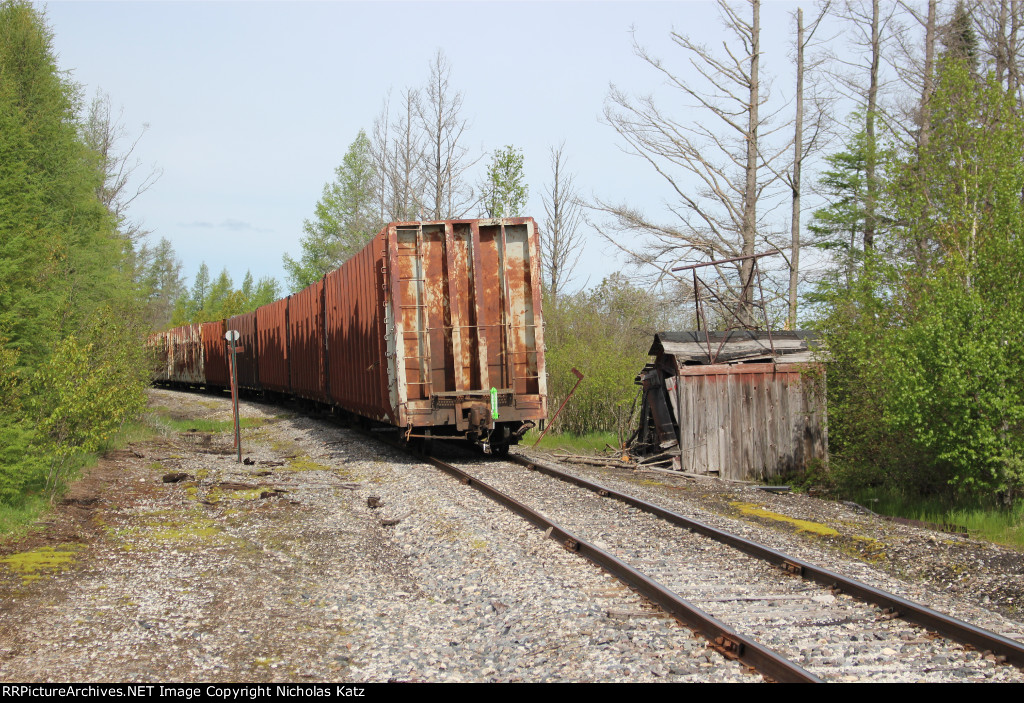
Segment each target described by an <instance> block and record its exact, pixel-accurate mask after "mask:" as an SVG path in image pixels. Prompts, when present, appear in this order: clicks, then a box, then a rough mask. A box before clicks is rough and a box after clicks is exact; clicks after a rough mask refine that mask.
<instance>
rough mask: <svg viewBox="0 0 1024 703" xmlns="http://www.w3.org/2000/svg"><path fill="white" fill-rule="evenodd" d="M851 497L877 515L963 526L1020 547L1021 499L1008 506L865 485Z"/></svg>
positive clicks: (1023, 540)
mask: <svg viewBox="0 0 1024 703" xmlns="http://www.w3.org/2000/svg"><path fill="white" fill-rule="evenodd" d="M851 500H853V501H854V502H856V503H859V504H861V505H863V506H864V507H866V508H869V509H870V510H873V511H874V512H876V513H879V514H881V515H889V516H893V517H903V518H908V519H911V520H920V521H922V522H929V523H934V524H936V525H940V526H946V527H947V529H953V530H957V529H958V528H966V529H967V531H968V533H969V534H970V535H971V536H972V537H975V538H977V539H983V540H988V541H990V542H995V543H997V544H1004V545H1007V546H1010V547H1016V548H1024V501H1018V502H1017V503H1016V504H1014V505H1012V506H1007V507H1004V506H997V505H990V504H986V502H984V501H979V500H966V499H956V498H955V497H951V496H948V497H938V496H935V497H920V496H912V495H908V494H905V493H902V492H898V491H892V490H884V489H865V490H862V491H860V492H858V493H856V494H855V495H853V496H851Z"/></svg>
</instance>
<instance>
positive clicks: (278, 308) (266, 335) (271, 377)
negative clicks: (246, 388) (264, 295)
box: [256, 298, 291, 393]
mask: <svg viewBox="0 0 1024 703" xmlns="http://www.w3.org/2000/svg"><path fill="white" fill-rule="evenodd" d="M256 329H257V330H258V333H257V335H256V336H257V337H258V339H259V353H260V365H259V366H260V368H259V372H260V385H261V386H262V387H263V388H264V389H266V390H271V391H278V392H280V393H287V392H288V391H289V389H290V388H291V384H290V382H289V373H288V298H282V299H281V300H278V301H276V302H273V303H271V304H270V305H264V306H263V307H261V308H257V310H256Z"/></svg>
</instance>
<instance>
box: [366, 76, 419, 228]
mask: <svg viewBox="0 0 1024 703" xmlns="http://www.w3.org/2000/svg"><path fill="white" fill-rule="evenodd" d="M400 98H401V103H400V105H399V106H398V110H396V111H392V108H391V96H390V94H389V95H388V96H387V97H386V98H385V99H384V106H383V107H382V108H381V112H380V114H379V115H378V116H377V118H376V119H375V120H374V123H373V139H372V147H371V153H372V154H373V160H374V166H375V168H376V172H377V182H376V187H375V190H376V194H377V195H376V197H377V200H378V205H379V208H380V216H381V220H382V221H384V222H402V221H411V220H415V219H418V217H419V213H420V210H421V207H422V202H423V188H424V184H423V171H424V168H423V159H424V151H423V139H422V136H421V134H420V131H419V126H418V120H419V111H420V109H419V93H418V92H417V91H415V90H412V89H409V88H406V89H405V90H403V91H402V93H401V96H400Z"/></svg>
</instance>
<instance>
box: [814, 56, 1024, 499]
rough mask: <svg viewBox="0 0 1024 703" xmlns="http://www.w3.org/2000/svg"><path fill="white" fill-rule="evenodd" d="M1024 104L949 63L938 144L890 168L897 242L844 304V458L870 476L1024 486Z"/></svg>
mask: <svg viewBox="0 0 1024 703" xmlns="http://www.w3.org/2000/svg"><path fill="white" fill-rule="evenodd" d="M1014 107H1015V106H1014V102H1013V100H1012V98H1010V97H1009V96H1007V95H1006V93H1005V92H1004V91H1003V89H1002V88H1000V86H999V85H998V84H997V83H996V82H995V81H994V80H991V79H990V80H988V81H985V82H981V83H979V82H978V80H977V79H976V78H975V77H974V76H973V75H972V70H971V66H970V62H969V61H965V60H961V59H958V58H957V57H955V56H947V57H945V58H944V59H943V60H942V61H940V70H939V73H938V80H937V85H936V90H935V94H934V96H933V98H932V101H931V125H930V128H931V129H930V138H929V141H928V144H927V145H925V146H923V147H922V148H921V149H920V150H919V151H918V152H917V153H916V154H914V155H912V156H910V157H907V158H904V159H902V160H895V161H893V162H892V163H891V165H890V167H889V169H888V171H887V174H886V183H885V189H884V193H885V196H886V197H885V207H886V209H887V210H888V212H889V213H890V215H891V217H892V223H893V224H892V228H891V233H890V235H889V241H888V242H887V245H886V246H885V248H884V250H880V251H879V252H878V253H877V256H871V257H869V258H868V260H867V262H866V265H865V266H864V267H863V268H862V270H861V272H860V273H859V275H858V277H857V280H856V282H855V285H854V286H853V287H852V288H851V290H850V291H848V292H845V293H843V294H842V295H838V296H836V298H835V299H834V300H833V303H832V306H831V311H830V316H829V317H828V319H827V320H826V327H827V328H828V330H829V333H830V334H829V340H830V349H831V351H832V354H833V357H834V359H835V362H834V363H833V365H832V369H831V371H830V377H829V386H830V394H831V397H830V418H831V420H832V422H831V423H830V428H829V431H830V435H832V436H833V438H834V439H835V440H836V443H835V444H836V446H835V449H836V451H835V452H834V453H833V457H834V458H835V459H838V460H839V461H840V462H841V463H844V462H845V463H846V464H847V465H848V466H855V467H858V468H856V471H854V475H856V476H857V477H859V478H860V479H862V480H867V481H869V482H891V483H893V484H894V485H901V486H904V487H908V486H912V487H915V488H917V489H918V490H925V491H935V490H940V489H942V487H943V486H946V485H950V484H951V485H953V486H956V487H959V488H961V489H967V490H971V491H978V492H988V491H992V490H998V491H1006V492H1010V493H1013V492H1016V491H1019V490H1020V488H1021V487H1022V486H1024V461H1022V459H1021V457H1024V378H1022V377H1021V374H1020V372H1019V370H1020V368H1021V364H1022V362H1024V340H1022V338H1021V334H1020V321H1021V320H1024V286H1022V285H1021V281H1020V275H1021V271H1024V239H1022V238H1021V236H1020V232H1022V231H1024V204H1022V201H1021V193H1022V192H1024V164H1022V162H1021V159H1020V154H1021V153H1024V121H1022V120H1021V119H1020V118H1019V117H1017V116H1016V115H1015V114H1014ZM833 401H834V402H833ZM881 453H884V454H885V455H887V456H879V454H881ZM865 458H867V459H870V460H873V461H869V462H865V461H864V459H865ZM875 462H877V463H875ZM872 466H873V467H875V468H874V470H872V468H871V467H872ZM858 472H859V473H858Z"/></svg>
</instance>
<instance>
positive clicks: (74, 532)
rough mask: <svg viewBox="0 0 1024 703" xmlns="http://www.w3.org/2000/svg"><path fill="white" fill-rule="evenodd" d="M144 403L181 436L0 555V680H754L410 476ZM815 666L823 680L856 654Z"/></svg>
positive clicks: (623, 597)
mask: <svg viewBox="0 0 1024 703" xmlns="http://www.w3.org/2000/svg"><path fill="white" fill-rule="evenodd" d="M150 404H151V407H152V408H153V409H154V412H157V413H158V414H159V415H161V416H167V415H169V416H171V417H174V418H176V419H179V420H186V419H195V420H196V421H197V423H196V424H197V427H196V428H195V429H194V430H193V429H192V428H185V429H182V428H181V426H180V425H179V427H178V429H176V430H170V429H168V431H167V432H166V434H165V436H163V437H158V438H157V439H156V440H153V441H149V442H145V443H138V444H135V445H132V446H131V447H129V448H128V449H127V450H125V451H122V452H116V453H113V454H112V455H110V456H108V457H107V458H106V459H104V460H103V461H101V462H100V464H99V465H98V466H97V467H94V468H93V469H91V470H90V471H89V472H87V474H86V475H85V477H84V478H83V480H82V481H81V482H79V483H78V484H77V485H76V486H75V487H73V489H72V490H71V492H70V493H69V495H68V496H67V498H66V500H65V502H64V504H62V505H60V506H57V508H56V510H55V511H54V512H53V513H52V514H51V515H49V516H48V517H46V518H44V521H43V524H40V525H38V528H39V529H38V530H35V531H33V532H31V533H30V534H28V535H26V536H25V537H23V538H21V539H19V540H16V541H12V542H9V543H7V544H4V545H2V546H0V680H3V681H6V682H12V681H32V682H44V681H56V682H60V681H81V682H86V681H88V682H93V681H96V682H99V681H130V682H156V681H185V682H192V681H210V682H226V681H252V682H269V681H281V682H312V681H339V682H376V681H450V682H456V681H472V682H486V681H599V682H604V681H608V682H613V681H630V682H632V681H649V682H654V681H664V682H669V681H672V682H679V681H700V682H705V681H708V682H711V681H723V682H724V681H735V682H749V681H760V680H761V679H760V677H759V676H757V675H752V674H751V673H750V672H748V671H747V670H746V669H745V667H743V666H741V665H740V664H738V663H736V662H731V661H728V660H726V659H725V658H723V657H722V656H721V655H719V654H718V653H717V652H715V651H713V650H711V649H709V648H708V646H707V643H706V642H705V641H704V640H703V639H702V638H700V637H697V636H695V635H694V634H693V633H691V632H690V631H689V630H688V629H686V628H684V627H682V626H680V625H679V624H678V623H676V622H675V621H674V620H671V619H669V618H667V617H664V616H663V615H662V614H661V613H660V612H658V611H657V610H655V609H654V608H652V607H651V606H650V605H649V604H648V603H646V602H645V601H644V599H643V598H641V597H639V596H638V595H636V594H634V593H633V592H632V591H630V590H629V589H627V588H626V587H624V586H622V585H621V584H620V583H619V582H618V581H616V580H615V579H613V578H612V577H610V576H608V575H606V574H604V573H603V572H602V571H600V570H599V569H597V568H596V567H594V566H592V565H590V564H589V563H588V562H586V561H585V560H583V559H581V558H580V557H578V556H577V555H574V554H572V553H570V552H567V551H565V550H564V549H562V548H561V547H559V545H557V544H556V543H555V542H554V541H552V540H550V539H546V538H545V537H544V535H543V533H541V532H540V531H539V530H537V529H535V528H533V527H532V526H530V525H528V524H527V523H526V522H525V521H523V520H521V519H520V518H518V517H515V516H513V515H512V514H510V513H508V512H506V511H505V510H504V509H502V508H500V507H498V506H497V505H496V504H494V503H492V502H491V501H489V500H488V499H486V498H485V497H483V496H481V495H479V494H478V493H477V492H475V491H473V490H470V489H468V488H467V487H465V486H462V485H460V484H459V483H458V482H456V481H454V480H453V479H451V478H449V477H447V476H446V475H444V474H442V473H440V472H439V471H437V470H436V469H434V468H433V467H431V466H429V465H427V464H422V463H419V462H418V461H416V460H414V459H411V458H409V457H408V456H405V455H403V454H400V453H398V452H395V451H393V450H391V449H388V448H386V447H385V446H384V445H382V444H379V443H377V442H374V441H373V440H369V439H366V438H364V437H363V436H361V435H359V434H357V433H355V432H353V431H350V430H348V429H344V428H341V427H338V426H336V425H335V424H332V423H331V422H329V421H327V420H322V419H311V418H309V417H306V416H303V415H302V414H300V413H299V412H298V411H297V410H293V409H287V408H282V407H276V406H270V405H261V404H256V403H248V402H243V403H242V416H243V417H245V418H249V419H251V420H253V421H255V423H256V425H255V426H253V427H250V428H249V429H245V430H243V437H242V456H243V457H244V458H246V460H247V461H248V462H250V463H248V464H239V463H238V462H236V460H235V454H234V450H233V448H232V444H231V435H230V433H229V432H214V431H212V430H204V429H202V428H201V427H199V426H198V425H200V423H199V420H221V421H223V420H229V419H230V417H231V414H230V401H229V400H228V399H227V398H226V396H212V395H206V394H198V393H179V392H171V391H164V390H153V391H150ZM175 474H185V478H184V479H183V480H180V481H177V482H166V483H165V478H167V477H171V476H173V475H175ZM614 480H623V482H626V483H628V481H626V480H624V479H619V478H615V479H614ZM673 480H675V479H674V478H673ZM649 483H651V484H653V483H667V482H662V481H657V482H655V481H649ZM632 485H633V486H634V487H636V484H635V483H634V484H632ZM641 487H642V488H643V489H644V490H650V491H651V492H652V493H659V492H661V493H662V494H663V495H664V491H661V490H660V488H659V486H655V485H648V486H641ZM680 500H682V499H680ZM687 501H691V502H693V503H694V504H696V503H698V502H699V501H698V500H697V497H696V496H690V498H688V499H687ZM687 501H684V502H687ZM371 506H375V507H371ZM698 509H699V508H698ZM708 516H709V519H720V520H723V521H726V522H731V523H732V525H733V528H734V531H739V532H742V531H743V530H750V531H752V532H758V533H761V532H763V533H765V535H766V536H767V537H769V538H770V539H772V540H775V544H774V545H773V546H776V547H778V548H781V549H788V548H794V549H793V551H797V550H799V549H804V550H805V551H808V550H809V551H813V550H812V549H810V548H809V547H808V546H807V544H806V542H805V540H804V539H802V538H799V537H794V536H793V535H791V534H787V533H785V532H777V531H772V530H770V529H766V528H764V527H762V526H760V525H756V524H751V523H749V522H745V521H742V520H735V519H734V518H733V517H729V516H721V515H720V514H718V513H715V512H714V511H711V512H709V513H708ZM822 519H823V520H824V519H825V518H824V517H823V518H822ZM937 551H938V550H937ZM821 554H822V553H821V552H819V553H818V556H821ZM797 556H803V555H802V554H801V553H799V552H798V551H797ZM848 561H849V563H850V564H851V565H852V566H854V567H862V568H863V569H864V570H866V571H871V569H869V568H868V567H866V566H864V564H863V563H862V562H858V561H857V560H856V559H850V560H848ZM853 575H855V576H857V574H853ZM881 580H882V581H885V582H886V583H885V587H887V588H889V590H896V589H895V588H892V587H891V585H892V584H890V583H889V581H892V582H895V583H896V585H900V584H901V583H902V582H900V581H899V579H895V578H892V577H889V576H885V577H881ZM902 586H903V589H904V592H905V593H906V594H907V595H908V596H909V597H913V595H914V594H915V593H918V592H925V591H927V590H928V589H927V587H926V585H922V584H921V583H920V582H918V583H911V584H902ZM948 600H949V601H950V602H951V603H952V606H951V607H952V609H954V610H957V614H958V615H959V616H960V617H965V616H966V617H965V619H969V620H972V621H976V620H974V619H972V618H982V619H984V618H989V621H991V622H998V623H1000V624H1001V627H1003V628H1004V630H1013V629H1014V628H1016V629H1017V632H1018V633H1019V632H1020V626H1019V625H1017V624H1016V623H1015V622H1014V621H1009V620H1006V619H1004V618H1000V617H998V616H996V615H993V614H992V613H988V612H987V611H984V610H982V609H981V608H978V607H976V605H975V604H972V603H969V602H965V601H963V600H962V599H957V598H949V599H948ZM979 624H982V625H984V624H985V623H984V622H979ZM913 645H914V643H910V646H913ZM808 646H809V648H810V647H811V646H810V645H808ZM819 649H821V650H829V651H828V653H823V654H822V657H823V658H825V659H828V661H830V662H833V664H832V665H833V666H835V667H836V668H837V670H842V668H843V662H844V659H845V660H848V659H850V658H851V657H856V656H857V651H858V646H857V643H856V642H854V641H851V642H846V643H843V644H842V645H839V644H834V643H824V644H821V645H819ZM832 649H835V653H832ZM810 654H812V653H811V652H808V655H810ZM815 656H818V655H815ZM892 656H893V657H899V656H901V652H900V651H899V650H898V649H894V650H893V653H892ZM978 656H979V657H980V656H982V653H978ZM949 666H950V668H954V669H955V668H956V667H957V663H956V662H955V661H951V662H949ZM992 666H993V667H995V666H997V665H996V664H995V663H992ZM971 677H973V674H969V675H968V680H970V678H971ZM837 678H842V672H841V671H840V672H839V674H838V675H837Z"/></svg>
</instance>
